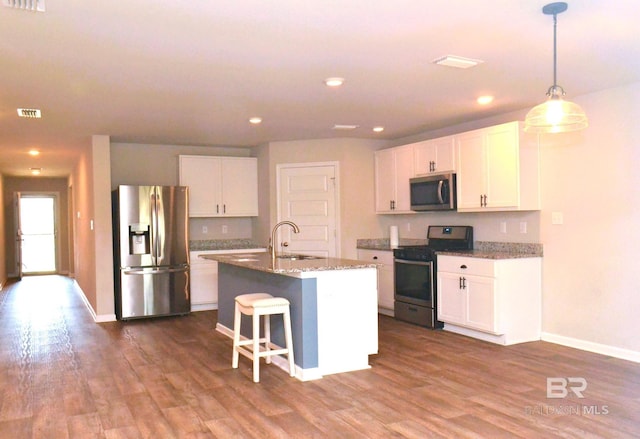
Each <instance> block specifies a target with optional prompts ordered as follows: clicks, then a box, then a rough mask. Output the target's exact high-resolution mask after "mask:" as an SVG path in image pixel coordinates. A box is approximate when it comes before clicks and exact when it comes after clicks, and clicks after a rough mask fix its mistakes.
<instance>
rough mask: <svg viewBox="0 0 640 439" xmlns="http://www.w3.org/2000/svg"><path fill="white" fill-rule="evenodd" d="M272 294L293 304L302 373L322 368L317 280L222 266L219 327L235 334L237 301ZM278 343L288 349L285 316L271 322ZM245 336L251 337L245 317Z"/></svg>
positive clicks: (295, 345) (294, 334)
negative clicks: (283, 321) (235, 307)
mask: <svg viewBox="0 0 640 439" xmlns="http://www.w3.org/2000/svg"><path fill="white" fill-rule="evenodd" d="M250 293H269V294H271V295H273V296H277V297H284V298H286V299H287V300H289V302H290V303H291V305H290V306H291V332H292V337H293V353H294V359H295V363H296V365H297V366H298V367H301V368H302V369H311V368H317V367H318V320H317V315H318V314H317V313H318V309H317V306H318V305H317V287H316V279H315V278H307V279H299V278H294V277H290V276H283V275H281V274H273V273H267V272H264V271H259V270H253V269H248V268H243V267H238V266H235V265H230V264H225V263H223V262H220V263H219V265H218V323H219V324H221V325H222V326H224V327H226V328H229V329H230V330H233V315H234V306H235V297H236V296H238V295H240V294H250ZM271 333H272V340H273V342H274V343H276V344H278V345H280V346H284V327H283V324H282V317H281V316H274V317H272V318H271ZM242 334H243V335H245V336H247V337H251V318H250V317H248V316H243V320H242Z"/></svg>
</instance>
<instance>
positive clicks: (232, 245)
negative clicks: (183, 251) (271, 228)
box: [189, 239, 265, 251]
mask: <svg viewBox="0 0 640 439" xmlns="http://www.w3.org/2000/svg"><path fill="white" fill-rule="evenodd" d="M255 248H265V246H264V245H259V244H256V243H255V242H254V241H252V240H250V239H200V240H193V241H189V250H190V251H198V250H202V251H204V250H243V249H255Z"/></svg>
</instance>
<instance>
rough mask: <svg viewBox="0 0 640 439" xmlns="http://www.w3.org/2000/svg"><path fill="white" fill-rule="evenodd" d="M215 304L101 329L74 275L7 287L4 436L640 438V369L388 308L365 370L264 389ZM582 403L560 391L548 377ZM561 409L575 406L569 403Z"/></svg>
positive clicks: (280, 379) (271, 371) (0, 432)
mask: <svg viewBox="0 0 640 439" xmlns="http://www.w3.org/2000/svg"><path fill="white" fill-rule="evenodd" d="M216 320H217V313H216V312H215V311H203V312H198V313H192V314H190V315H188V316H184V317H172V318H157V319H145V320H137V321H129V322H110V323H102V324H96V323H95V322H93V320H92V319H91V315H90V313H89V312H88V311H87V309H86V307H85V305H84V303H83V301H82V299H81V296H80V292H79V291H78V289H77V287H76V285H75V283H74V282H73V281H72V280H70V279H68V278H65V277H61V276H38V277H27V278H25V279H24V280H23V281H21V282H18V283H13V284H9V285H8V286H6V287H5V288H4V289H3V290H2V291H1V292H0V437H1V438H4V437H7V438H8V437H11V438H18V439H22V438H56V439H58V438H62V439H65V438H79V437H81V438H90V437H96V438H107V439H125V438H126V439H137V438H148V437H153V438H163V439H164V438H173V437H180V438H202V439H208V438H217V437H220V438H234V437H237V438H261V439H262V438H287V437H293V438H298V437H301V438H335V437H340V438H371V437H380V438H393V437H398V438H449V437H456V438H458V437H459V438H485V437H492V438H493V437H522V438H538V437H544V438H554V437H560V438H576V437H580V438H585V437H598V438H599V437H603V438H608V437H616V438H632V437H640V365H638V364H636V363H632V362H628V361H624V360H620V359H616V358H611V357H607V356H603V355H598V354H594V353H591V352H585V351H580V350H576V349H571V348H567V347H564V346H559V345H554V344H550V343H545V342H532V343H523V344H519V345H514V346H508V347H505V346H497V345H493V344H490V343H486V342H482V341H478V340H474V339H471V338H468V337H464V336H461V335H458V334H452V333H447V332H443V331H433V330H429V329H425V328H421V327H417V326H414V325H410V324H407V323H403V322H399V321H397V320H394V319H392V318H389V317H386V316H380V318H379V323H380V326H379V354H377V355H373V356H371V357H370V363H371V366H372V367H371V368H370V369H367V370H362V371H357V372H351V373H345V374H337V375H329V376H326V377H324V378H323V379H321V380H316V381H310V382H300V381H298V380H296V379H292V378H291V377H289V376H288V374H287V373H286V372H284V371H283V370H281V369H279V368H277V367H275V366H274V365H266V364H265V363H264V362H263V363H262V364H261V368H260V369H261V370H260V383H257V384H256V383H253V381H252V370H251V367H252V364H251V362H250V361H248V360H246V359H244V358H241V361H240V367H239V368H238V369H232V368H231V340H230V339H229V338H227V337H225V336H223V335H221V334H220V333H218V332H216V331H215V325H216ZM570 376H571V377H583V378H585V379H586V380H587V383H588V386H587V388H586V389H585V391H584V398H578V397H577V396H575V395H569V396H567V397H566V398H562V399H553V398H547V394H546V386H547V381H546V380H547V378H548V377H570ZM563 410H564V412H563Z"/></svg>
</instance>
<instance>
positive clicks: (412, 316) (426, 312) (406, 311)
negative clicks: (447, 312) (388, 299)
mask: <svg viewBox="0 0 640 439" xmlns="http://www.w3.org/2000/svg"><path fill="white" fill-rule="evenodd" d="M394 315H395V318H396V319H398V320H402V321H404V322H409V323H413V324H415V325H420V326H425V327H428V328H431V327H433V310H432V309H431V308H426V307H423V306H417V305H412V304H410V303H405V302H398V301H396V302H395V306H394Z"/></svg>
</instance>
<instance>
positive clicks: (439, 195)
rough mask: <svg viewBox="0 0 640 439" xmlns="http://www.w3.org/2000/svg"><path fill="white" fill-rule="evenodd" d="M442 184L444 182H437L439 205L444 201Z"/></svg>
mask: <svg viewBox="0 0 640 439" xmlns="http://www.w3.org/2000/svg"><path fill="white" fill-rule="evenodd" d="M443 184H444V180H440V181H439V182H438V201H439V202H440V204H444V200H443V199H442V186H443Z"/></svg>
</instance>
